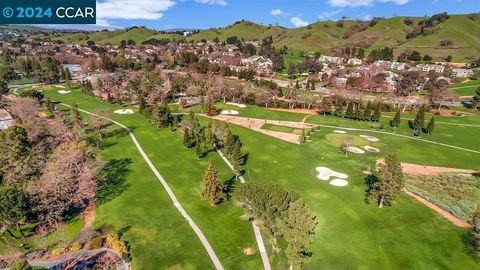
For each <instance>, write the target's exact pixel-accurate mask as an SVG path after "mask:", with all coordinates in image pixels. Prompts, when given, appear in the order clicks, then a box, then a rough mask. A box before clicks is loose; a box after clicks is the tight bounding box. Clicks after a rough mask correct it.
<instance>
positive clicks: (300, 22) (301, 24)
mask: <svg viewBox="0 0 480 270" xmlns="http://www.w3.org/2000/svg"><path fill="white" fill-rule="evenodd" d="M290 23H292V24H293V25H294V26H295V27H304V26H307V25H308V22H306V21H304V20H302V18H300V17H293V18H291V19H290Z"/></svg>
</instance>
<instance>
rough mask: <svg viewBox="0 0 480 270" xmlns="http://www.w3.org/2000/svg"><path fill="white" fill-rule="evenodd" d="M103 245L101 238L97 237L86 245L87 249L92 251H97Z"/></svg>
mask: <svg viewBox="0 0 480 270" xmlns="http://www.w3.org/2000/svg"><path fill="white" fill-rule="evenodd" d="M102 245H103V239H102V237H100V236H98V237H95V238H94V239H93V240H92V241H90V242H89V243H88V245H87V247H88V249H90V250H94V249H99V248H101V247H102Z"/></svg>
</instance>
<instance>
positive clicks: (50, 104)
mask: <svg viewBox="0 0 480 270" xmlns="http://www.w3.org/2000/svg"><path fill="white" fill-rule="evenodd" d="M45 107H46V108H47V110H48V111H49V112H50V113H53V111H55V104H53V102H52V100H51V99H50V97H47V100H46V101H45Z"/></svg>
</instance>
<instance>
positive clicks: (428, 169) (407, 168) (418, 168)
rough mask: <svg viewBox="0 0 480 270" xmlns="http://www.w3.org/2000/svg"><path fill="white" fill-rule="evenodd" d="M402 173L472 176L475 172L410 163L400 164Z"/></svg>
mask: <svg viewBox="0 0 480 270" xmlns="http://www.w3.org/2000/svg"><path fill="white" fill-rule="evenodd" d="M402 168H403V171H404V172H405V173H406V174H410V175H418V174H420V175H437V174H443V173H464V174H474V173H476V172H477V171H474V170H465V169H456V168H448V167H436V166H423V165H418V164H411V163H402Z"/></svg>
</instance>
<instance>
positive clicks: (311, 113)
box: [265, 108, 319, 115]
mask: <svg viewBox="0 0 480 270" xmlns="http://www.w3.org/2000/svg"><path fill="white" fill-rule="evenodd" d="M265 109H267V110H270V111H279V112H291V113H303V114H310V115H317V114H318V113H319V111H318V110H314V109H281V108H265Z"/></svg>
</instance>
